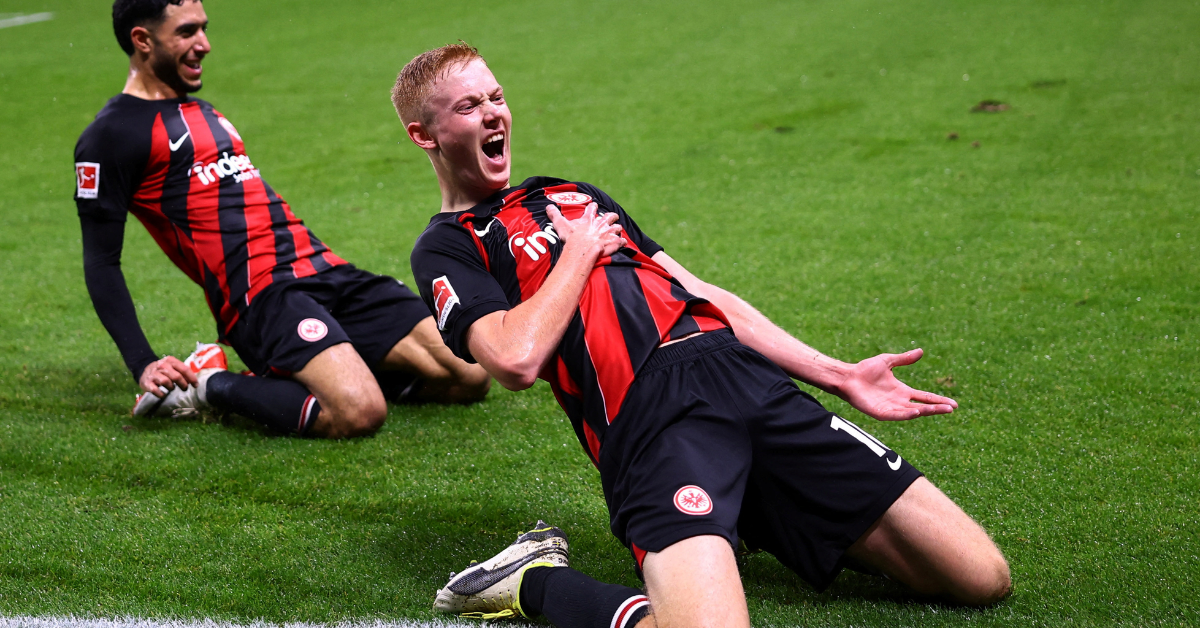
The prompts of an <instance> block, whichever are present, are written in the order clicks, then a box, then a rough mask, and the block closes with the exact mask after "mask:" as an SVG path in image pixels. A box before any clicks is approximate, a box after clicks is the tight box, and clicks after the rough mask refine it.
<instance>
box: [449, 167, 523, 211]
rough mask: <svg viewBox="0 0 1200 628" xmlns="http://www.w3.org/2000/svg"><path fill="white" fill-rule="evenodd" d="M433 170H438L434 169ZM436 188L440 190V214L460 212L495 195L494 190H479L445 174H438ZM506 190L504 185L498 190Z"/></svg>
mask: <svg viewBox="0 0 1200 628" xmlns="http://www.w3.org/2000/svg"><path fill="white" fill-rule="evenodd" d="M435 170H440V169H439V168H435ZM437 174H438V186H439V187H440V188H441V190H442V209H441V211H442V212H461V211H465V210H468V209H471V208H472V207H474V206H476V205H478V204H479V203H480V202H481V201H483V200H484V199H485V198H487V197H489V196H491V195H492V194H495V193H496V190H488V189H481V188H478V187H476V186H470V185H466V184H464V182H462V181H458V180H457V179H456V178H454V177H452V176H449V175H448V174H447V173H443V172H438V173H437ZM506 188H508V183H505V184H504V186H503V187H501V188H500V189H502V190H503V189H506Z"/></svg>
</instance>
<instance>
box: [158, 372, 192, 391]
mask: <svg viewBox="0 0 1200 628" xmlns="http://www.w3.org/2000/svg"><path fill="white" fill-rule="evenodd" d="M163 375H164V376H165V377H166V378H167V381H169V382H171V383H172V384H174V385H176V386H178V387H180V388H182V389H183V390H187V387H188V380H187V378H186V377H184V376H183V373H180V372H179V371H176V370H173V369H172V370H166V371H163Z"/></svg>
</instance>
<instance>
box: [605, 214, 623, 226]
mask: <svg viewBox="0 0 1200 628" xmlns="http://www.w3.org/2000/svg"><path fill="white" fill-rule="evenodd" d="M601 218H603V220H604V222H605V223H607V224H610V225H611V224H613V223H614V222H616V221H617V219H618V218H620V216H618V215H617V213H616V212H609V213H607V214H604V215H603V216H602V217H601Z"/></svg>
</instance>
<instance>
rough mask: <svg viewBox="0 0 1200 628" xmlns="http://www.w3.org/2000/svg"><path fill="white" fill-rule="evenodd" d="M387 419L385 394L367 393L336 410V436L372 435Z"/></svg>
mask: <svg viewBox="0 0 1200 628" xmlns="http://www.w3.org/2000/svg"><path fill="white" fill-rule="evenodd" d="M386 419H387V403H386V402H384V400H383V395H381V394H380V395H366V396H364V397H363V398H359V399H356V400H355V401H354V402H353V403H350V404H346V405H345V406H343V407H341V408H338V409H337V411H336V412H335V420H334V423H335V428H334V429H333V430H332V435H333V436H334V437H335V438H357V437H361V436H370V435H371V434H374V433H375V432H378V431H379V428H380V427H382V426H383V422H384V420H386Z"/></svg>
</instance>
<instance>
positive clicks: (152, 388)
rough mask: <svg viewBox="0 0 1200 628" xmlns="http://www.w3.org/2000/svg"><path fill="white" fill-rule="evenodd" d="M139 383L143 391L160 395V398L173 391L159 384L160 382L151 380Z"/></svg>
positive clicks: (156, 395)
mask: <svg viewBox="0 0 1200 628" xmlns="http://www.w3.org/2000/svg"><path fill="white" fill-rule="evenodd" d="M138 385H139V386H140V387H141V389H142V390H143V391H145V392H148V393H150V394H151V395H154V396H155V397H158V398H159V399H162V398H163V397H166V396H167V393H169V392H171V391H169V390H167V389H166V388H163V387H162V386H159V385H158V384H155V383H153V382H151V381H149V380H145V381H141V382H138Z"/></svg>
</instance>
